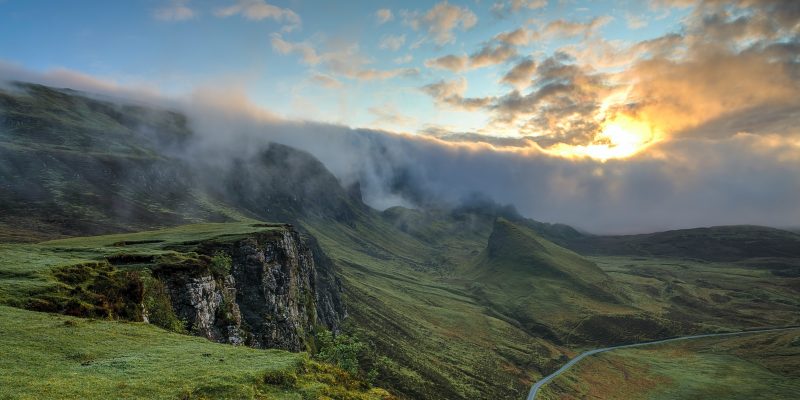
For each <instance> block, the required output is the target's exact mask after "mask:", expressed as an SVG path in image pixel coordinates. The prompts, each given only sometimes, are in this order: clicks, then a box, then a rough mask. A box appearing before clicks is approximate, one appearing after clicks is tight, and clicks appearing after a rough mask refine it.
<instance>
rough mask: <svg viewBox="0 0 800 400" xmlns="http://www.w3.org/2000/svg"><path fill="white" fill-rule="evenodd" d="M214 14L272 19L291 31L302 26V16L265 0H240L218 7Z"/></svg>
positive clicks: (255, 19) (221, 16) (225, 16)
mask: <svg viewBox="0 0 800 400" xmlns="http://www.w3.org/2000/svg"><path fill="white" fill-rule="evenodd" d="M214 15H216V16H218V17H220V18H227V17H231V16H234V15H241V16H242V17H244V18H246V19H248V20H251V21H261V20H263V19H272V20H274V21H277V22H283V23H285V25H284V27H283V31H286V32H289V31H293V30H295V29H297V28H299V27H300V24H301V20H300V16H299V15H297V14H296V13H295V12H294V11H292V10H290V9H288V8H281V7H278V6H274V5H272V4H269V3H267V2H266V1H264V0H239V1H238V2H237V3H236V4H233V5H231V6H228V7H223V8H218V9H217V10H216V11H215V12H214Z"/></svg>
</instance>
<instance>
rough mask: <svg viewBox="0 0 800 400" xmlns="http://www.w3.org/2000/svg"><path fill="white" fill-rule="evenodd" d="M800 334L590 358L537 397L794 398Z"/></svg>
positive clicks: (799, 385) (799, 381)
mask: <svg viewBox="0 0 800 400" xmlns="http://www.w3.org/2000/svg"><path fill="white" fill-rule="evenodd" d="M797 393H800V333H799V332H798V331H788V332H775V333H763V334H754V335H746V336H737V337H728V338H709V339H700V340H693V341H685V342H675V343H669V344H663V345H657V346H653V347H642V348H636V349H622V350H614V351H611V352H608V353H602V354H599V355H595V356H592V357H589V358H587V359H585V360H583V361H581V362H580V363H578V364H577V365H576V366H575V367H573V368H572V369H570V370H569V371H568V372H566V373H565V374H564V375H562V376H559V377H558V378H556V379H555V380H554V381H553V382H551V383H549V384H548V385H546V386H545V387H544V388H543V390H542V391H541V392H540V394H539V396H537V399H539V398H541V399H543V400H547V399H559V400H568V399H612V398H613V399H619V400H624V399H654V400H660V399H664V400H666V399H742V400H745V399H747V400H750V399H775V400H779V399H784V400H789V399H796V398H797Z"/></svg>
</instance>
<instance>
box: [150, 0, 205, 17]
mask: <svg viewBox="0 0 800 400" xmlns="http://www.w3.org/2000/svg"><path fill="white" fill-rule="evenodd" d="M189 1H190V0H170V2H169V5H168V6H165V7H161V8H158V9H156V10H155V11H153V18H155V19H157V20H159V21H186V20H190V19H192V18H194V17H195V16H196V15H197V14H196V13H195V11H194V10H192V9H191V8H190V7H189Z"/></svg>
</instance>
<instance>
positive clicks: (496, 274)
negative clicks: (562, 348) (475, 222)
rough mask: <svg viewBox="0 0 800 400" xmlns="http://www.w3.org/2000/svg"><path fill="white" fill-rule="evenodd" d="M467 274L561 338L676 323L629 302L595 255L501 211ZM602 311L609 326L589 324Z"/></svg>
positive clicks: (497, 301) (540, 332) (576, 340)
mask: <svg viewBox="0 0 800 400" xmlns="http://www.w3.org/2000/svg"><path fill="white" fill-rule="evenodd" d="M463 276H464V277H465V278H468V279H470V280H471V281H472V282H473V283H471V284H470V289H471V290H472V292H473V293H474V294H475V296H476V297H477V298H479V299H481V300H482V301H485V302H486V303H487V304H488V305H489V306H490V307H491V308H492V309H494V310H496V311H497V312H498V313H500V314H502V315H504V316H506V317H507V318H509V319H511V320H513V321H516V322H517V323H519V324H520V325H521V326H522V327H524V328H525V329H526V330H527V331H528V332H530V333H531V334H534V335H537V336H543V337H546V338H548V339H550V340H552V341H555V342H557V343H569V344H575V345H580V344H582V343H593V342H604V341H605V342H622V341H631V340H643V339H651V338H655V337H659V336H666V335H669V334H670V333H671V332H672V331H673V330H674V328H672V327H671V326H670V324H669V322H668V321H666V320H662V319H660V318H657V317H654V316H652V315H644V314H643V313H641V311H640V310H639V309H636V308H634V307H631V306H629V305H628V304H627V302H626V301H625V300H624V298H623V297H622V295H623V291H622V289H621V288H620V287H618V286H617V285H616V283H615V282H614V281H613V280H612V279H611V278H610V277H609V276H608V275H607V274H606V273H605V272H604V271H602V270H601V269H600V268H598V267H597V265H595V263H593V262H592V261H589V260H587V259H585V258H583V257H581V256H579V255H578V254H576V253H574V252H572V251H570V250H567V249H565V248H563V247H560V246H558V245H556V244H554V243H552V242H550V241H548V240H546V239H544V238H543V237H542V236H540V235H539V234H537V233H536V232H534V231H532V230H531V229H529V228H528V227H526V226H523V225H522V224H519V223H512V222H510V221H508V220H505V219H502V218H501V219H498V220H497V221H496V222H495V224H494V228H493V230H492V234H491V235H490V237H489V240H488V244H487V246H486V250H485V251H484V252H483V253H482V254H481V255H480V256H478V257H477V259H476V261H475V262H474V263H473V264H472V266H471V267H469V268H467V269H465V270H464V272H463ZM600 318H602V319H603V321H602V325H603V326H602V329H598V330H597V331H595V330H587V329H585V326H590V325H592V324H594V323H597V322H598V319H600Z"/></svg>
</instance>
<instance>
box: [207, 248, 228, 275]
mask: <svg viewBox="0 0 800 400" xmlns="http://www.w3.org/2000/svg"><path fill="white" fill-rule="evenodd" d="M232 265H233V260H232V259H231V256H229V255H228V254H227V253H225V252H223V251H218V252H216V253H214V255H213V256H212V257H211V272H212V273H213V274H214V275H216V276H219V277H223V276H225V275H228V274H230V273H231V266H232Z"/></svg>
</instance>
